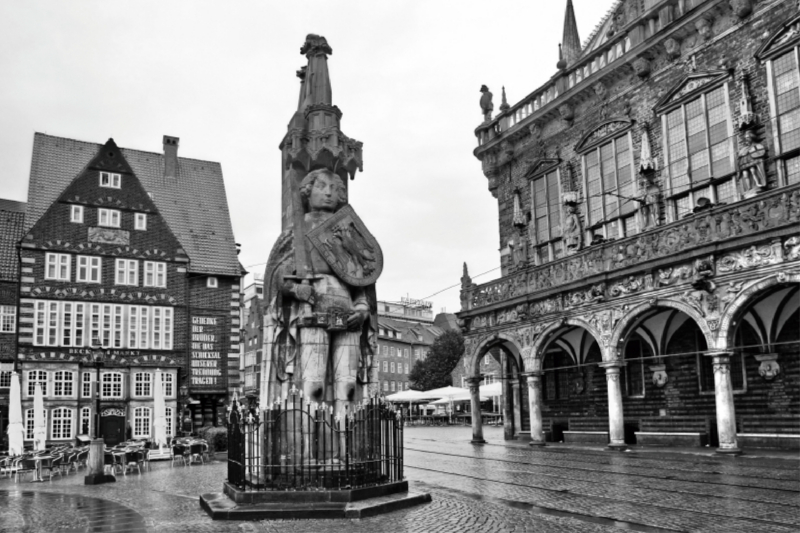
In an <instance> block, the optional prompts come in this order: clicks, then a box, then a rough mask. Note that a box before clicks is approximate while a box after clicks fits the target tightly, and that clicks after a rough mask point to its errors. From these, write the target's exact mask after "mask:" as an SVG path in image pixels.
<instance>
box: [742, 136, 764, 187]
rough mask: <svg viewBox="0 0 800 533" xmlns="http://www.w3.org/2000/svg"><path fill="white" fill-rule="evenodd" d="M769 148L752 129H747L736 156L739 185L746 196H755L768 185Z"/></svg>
mask: <svg viewBox="0 0 800 533" xmlns="http://www.w3.org/2000/svg"><path fill="white" fill-rule="evenodd" d="M766 157H767V150H766V148H764V145H763V144H761V143H759V142H758V141H757V140H756V136H755V133H754V132H753V131H752V130H745V132H744V142H743V143H742V147H741V148H740V149H739V153H738V155H737V158H736V162H737V166H738V168H737V170H738V172H737V177H738V180H739V187H740V189H741V191H742V194H743V195H745V196H753V195H754V194H756V193H758V192H760V191H762V190H763V189H764V188H765V187H766V186H767V179H766V176H765V160H766Z"/></svg>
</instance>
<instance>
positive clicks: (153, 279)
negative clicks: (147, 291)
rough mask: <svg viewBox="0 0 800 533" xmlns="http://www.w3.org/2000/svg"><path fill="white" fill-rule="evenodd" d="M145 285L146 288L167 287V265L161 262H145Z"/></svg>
mask: <svg viewBox="0 0 800 533" xmlns="http://www.w3.org/2000/svg"><path fill="white" fill-rule="evenodd" d="M143 285H144V286H145V287H166V286H167V264H166V263H162V262H160V261H145V262H144V283H143Z"/></svg>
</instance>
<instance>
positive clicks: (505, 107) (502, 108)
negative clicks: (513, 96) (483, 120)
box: [500, 85, 511, 111]
mask: <svg viewBox="0 0 800 533" xmlns="http://www.w3.org/2000/svg"><path fill="white" fill-rule="evenodd" d="M510 108H511V106H510V105H508V100H507V99H506V86H505V85H503V101H502V103H501V104H500V111H508V110H509V109H510Z"/></svg>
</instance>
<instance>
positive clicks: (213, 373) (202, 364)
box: [191, 316, 224, 388]
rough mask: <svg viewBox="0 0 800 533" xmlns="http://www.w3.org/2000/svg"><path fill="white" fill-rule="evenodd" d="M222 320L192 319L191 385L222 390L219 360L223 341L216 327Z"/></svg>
mask: <svg viewBox="0 0 800 533" xmlns="http://www.w3.org/2000/svg"><path fill="white" fill-rule="evenodd" d="M218 325H222V319H218V318H216V317H208V316H193V317H192V338H191V346H192V357H191V369H192V372H191V384H192V385H197V386H202V387H203V388H222V387H223V385H224V384H223V383H222V378H223V374H222V367H221V365H220V360H221V359H222V352H221V351H220V348H221V347H222V346H221V343H222V342H221V341H222V340H224V339H223V336H222V335H220V332H219V331H217V326H218Z"/></svg>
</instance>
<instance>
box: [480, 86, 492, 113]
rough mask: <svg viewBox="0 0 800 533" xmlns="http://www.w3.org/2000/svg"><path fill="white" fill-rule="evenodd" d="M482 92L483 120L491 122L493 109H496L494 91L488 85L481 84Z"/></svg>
mask: <svg viewBox="0 0 800 533" xmlns="http://www.w3.org/2000/svg"><path fill="white" fill-rule="evenodd" d="M481 93H482V94H481V112H482V113H483V120H485V121H486V122H489V121H490V120H492V111H494V104H493V103H492V92H491V91H490V90H489V88H488V87H487V86H486V85H481Z"/></svg>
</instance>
